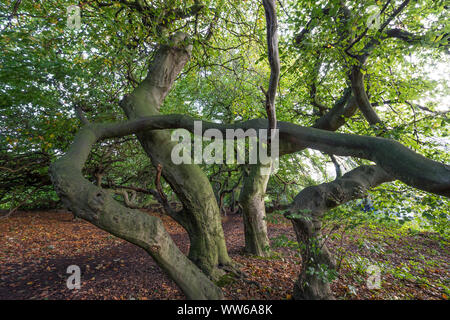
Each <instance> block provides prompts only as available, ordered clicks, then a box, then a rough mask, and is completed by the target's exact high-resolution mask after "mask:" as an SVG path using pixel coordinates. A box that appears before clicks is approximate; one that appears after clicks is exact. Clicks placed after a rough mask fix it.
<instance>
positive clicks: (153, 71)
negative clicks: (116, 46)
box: [121, 33, 231, 278]
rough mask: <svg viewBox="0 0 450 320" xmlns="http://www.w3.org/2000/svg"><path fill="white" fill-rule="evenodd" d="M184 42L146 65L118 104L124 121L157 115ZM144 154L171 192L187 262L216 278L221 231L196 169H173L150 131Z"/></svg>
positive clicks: (163, 136) (221, 258)
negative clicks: (180, 206) (176, 204)
mask: <svg viewBox="0 0 450 320" xmlns="http://www.w3.org/2000/svg"><path fill="white" fill-rule="evenodd" d="M186 39H187V36H186V35H185V34H182V33H178V34H176V35H175V36H174V37H173V39H172V42H173V45H171V46H162V47H161V48H160V49H159V50H158V52H157V53H156V55H155V58H154V59H153V61H152V62H151V64H150V67H149V73H148V75H147V77H146V79H145V80H144V81H143V82H142V83H141V85H140V86H138V87H137V88H136V89H135V90H134V91H133V92H132V93H131V94H129V95H127V96H126V97H125V98H124V99H123V101H122V102H121V107H122V108H123V110H124V111H125V113H126V115H127V117H128V118H129V119H137V118H141V117H146V116H154V115H158V114H159V108H160V105H161V104H162V102H163V100H164V98H165V96H166V95H167V93H168V92H169V91H170V89H171V87H172V84H173V82H174V80H175V78H176V77H177V75H178V74H179V72H180V71H181V70H182V68H183V66H184V65H185V64H186V62H187V61H188V60H189V57H190V50H191V47H190V46H186V45H185V44H183V42H185V41H186ZM137 137H138V139H139V141H140V143H141V145H142V146H143V148H144V150H145V152H146V153H147V154H148V156H149V157H150V158H151V160H152V163H153V165H154V166H155V167H156V166H158V165H162V168H163V169H162V176H163V177H164V179H165V180H166V181H167V182H168V183H169V185H170V186H171V187H172V189H173V190H174V192H175V193H176V194H177V196H178V198H179V199H180V201H181V202H182V203H183V207H184V211H183V214H181V215H176V216H173V218H174V219H175V220H176V221H177V222H179V223H180V224H181V225H182V226H183V227H184V228H185V229H186V231H187V232H188V234H189V238H190V244H191V246H190V251H189V258H190V259H191V260H192V261H193V262H194V263H195V264H196V265H197V266H199V267H200V268H201V269H202V270H203V271H204V272H205V273H206V274H208V275H210V276H212V277H213V278H217V276H219V275H220V274H221V272H220V270H219V269H218V266H219V265H221V264H230V263H231V259H230V258H229V256H228V253H227V249H226V245H225V238H224V234H223V230H222V224H221V218H220V212H219V208H218V205H217V201H216V199H215V196H214V193H213V190H212V187H211V184H210V183H209V180H208V178H207V177H206V175H205V174H204V173H203V172H202V171H201V169H200V168H199V167H198V166H197V165H193V164H192V165H188V164H180V165H175V164H174V163H173V161H172V159H171V152H172V148H173V146H174V145H175V143H174V142H171V138H170V131H169V130H155V131H148V132H143V133H139V134H137Z"/></svg>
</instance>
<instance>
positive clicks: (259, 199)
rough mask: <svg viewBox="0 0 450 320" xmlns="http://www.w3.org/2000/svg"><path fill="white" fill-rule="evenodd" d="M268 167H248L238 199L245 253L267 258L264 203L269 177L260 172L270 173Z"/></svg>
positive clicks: (258, 165)
mask: <svg viewBox="0 0 450 320" xmlns="http://www.w3.org/2000/svg"><path fill="white" fill-rule="evenodd" d="M270 166H271V165H270V164H269V165H262V164H253V165H250V172H249V173H248V174H247V175H246V176H245V178H244V186H243V188H242V190H241V194H240V198H239V203H240V204H241V206H242V213H243V219H244V232H245V251H246V252H248V253H251V254H254V255H257V256H267V255H268V254H269V252H270V251H269V248H270V247H269V246H270V244H269V238H268V236H267V224H266V220H265V218H266V207H265V203H264V197H265V195H266V188H267V182H268V181H269V177H270V175H269V174H263V173H267V172H263V173H262V171H261V169H263V168H266V169H269V171H270Z"/></svg>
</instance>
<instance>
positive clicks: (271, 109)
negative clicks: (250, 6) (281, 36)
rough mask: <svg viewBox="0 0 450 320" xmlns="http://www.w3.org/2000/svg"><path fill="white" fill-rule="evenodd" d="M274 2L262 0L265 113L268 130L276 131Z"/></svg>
mask: <svg viewBox="0 0 450 320" xmlns="http://www.w3.org/2000/svg"><path fill="white" fill-rule="evenodd" d="M275 4H276V1H275V0H263V5H264V11H265V14H266V25H267V28H266V29H267V50H268V54H269V64H270V79H269V89H268V90H267V92H264V93H265V95H266V112H267V117H268V119H269V128H270V129H276V126H277V117H276V113H275V97H276V95H277V87H278V81H279V78H280V57H279V53H278V31H277V29H278V22H277V14H276V7H275Z"/></svg>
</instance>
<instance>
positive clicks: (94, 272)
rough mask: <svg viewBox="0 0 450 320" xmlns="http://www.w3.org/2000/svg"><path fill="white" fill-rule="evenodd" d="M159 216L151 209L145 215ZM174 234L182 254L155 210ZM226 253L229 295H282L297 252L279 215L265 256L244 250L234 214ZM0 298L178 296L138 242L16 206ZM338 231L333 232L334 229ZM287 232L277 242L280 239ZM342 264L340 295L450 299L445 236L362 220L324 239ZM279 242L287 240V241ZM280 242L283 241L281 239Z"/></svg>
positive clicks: (182, 243)
mask: <svg viewBox="0 0 450 320" xmlns="http://www.w3.org/2000/svg"><path fill="white" fill-rule="evenodd" d="M152 214H154V215H158V216H160V215H159V214H158V213H152ZM160 217H161V218H162V219H163V221H164V223H165V225H166V227H167V229H168V231H169V232H170V234H171V236H172V237H173V239H174V241H175V242H176V243H177V244H178V246H179V247H180V248H181V250H182V251H183V252H185V253H186V252H187V251H188V245H189V242H188V237H187V234H186V233H185V232H184V230H183V229H182V228H181V227H180V226H179V225H177V224H176V223H175V222H173V221H172V220H171V219H170V218H168V217H166V216H160ZM224 220H225V221H224V223H223V225H224V231H225V236H226V239H227V245H228V249H229V253H230V256H231V257H232V258H233V259H234V260H235V261H237V262H239V263H240V264H241V265H242V270H243V271H244V272H245V273H246V274H247V278H246V279H234V278H232V277H227V278H223V280H224V281H221V285H222V286H223V291H224V294H225V297H226V298H227V299H290V298H291V293H292V288H293V285H294V282H295V280H296V278H297V274H298V271H299V267H300V263H301V259H300V258H299V257H298V253H297V250H296V249H295V248H292V246H290V245H289V244H290V243H291V244H292V242H289V241H294V240H295V237H294V232H293V229H292V227H291V225H290V224H289V223H288V222H287V221H282V222H281V223H277V224H272V223H269V227H268V229H269V237H270V238H271V239H273V241H272V243H281V244H282V245H281V246H279V247H278V248H274V249H273V254H272V256H271V257H270V258H258V257H254V256H249V255H246V254H244V252H243V246H244V234H243V224H242V218H241V217H240V216H230V217H228V218H227V219H224ZM0 234H1V238H0V299H142V300H147V299H183V298H184V295H183V294H182V292H180V290H179V289H178V288H177V286H176V285H175V284H174V282H173V281H171V280H170V279H169V278H168V277H167V276H166V275H165V274H164V273H163V272H162V271H161V269H160V268H159V267H158V266H157V265H156V263H155V262H154V261H153V260H152V258H151V257H150V256H149V255H148V254H147V253H146V252H145V251H144V250H143V249H141V248H138V247H136V246H134V245H132V244H130V243H127V242H125V241H123V240H121V239H118V238H116V237H114V236H112V235H110V234H108V233H106V232H104V231H102V230H100V229H98V228H96V227H94V226H93V225H91V224H89V223H87V222H85V221H81V220H75V221H74V220H73V219H72V214H70V213H67V212H58V211H49V212H17V213H15V214H13V215H12V216H10V217H8V218H4V219H0ZM336 235H339V232H337V233H336ZM282 237H285V241H281V242H280V241H278V240H277V239H281V238H282ZM332 238H334V239H331V240H330V242H329V243H330V250H331V251H332V252H333V253H334V254H335V255H336V257H337V260H338V264H339V265H340V269H339V277H338V278H337V279H336V280H334V281H333V283H332V289H333V292H334V294H335V296H336V297H337V298H338V299H448V296H450V291H449V287H450V283H449V278H450V277H449V274H450V267H449V262H450V253H449V243H448V242H446V241H445V240H443V239H441V238H439V237H438V236H437V235H436V234H431V233H421V232H420V233H419V232H414V233H411V232H410V231H407V230H406V231H405V230H402V229H391V228H385V227H373V226H370V225H366V226H361V227H358V228H356V229H353V230H352V231H350V232H347V233H345V235H344V236H343V237H340V238H339V237H332ZM286 239H287V240H288V242H286ZM286 244H287V245H286ZM70 265H77V266H79V267H80V269H81V288H80V289H79V290H69V289H68V288H67V287H66V280H67V278H68V277H69V274H67V273H66V270H67V267H68V266H70ZM370 265H377V266H378V267H379V268H380V270H381V288H379V289H372V290H370V289H368V288H367V278H368V276H369V275H368V274H367V268H368V267H369V266H370Z"/></svg>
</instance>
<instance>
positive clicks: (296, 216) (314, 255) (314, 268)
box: [287, 166, 393, 300]
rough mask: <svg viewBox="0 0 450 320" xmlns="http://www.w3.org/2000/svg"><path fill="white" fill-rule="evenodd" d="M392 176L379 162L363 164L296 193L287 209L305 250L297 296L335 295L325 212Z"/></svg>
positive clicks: (308, 298)
mask: <svg viewBox="0 0 450 320" xmlns="http://www.w3.org/2000/svg"><path fill="white" fill-rule="evenodd" d="M391 180H393V178H392V177H391V176H390V175H389V174H388V173H386V171H384V170H383V169H382V168H381V167H379V166H360V167H358V168H356V169H354V170H352V171H350V172H348V173H346V174H345V175H343V176H342V177H340V178H337V179H336V180H334V181H332V182H330V183H323V184H320V185H317V186H313V187H308V188H305V189H303V190H302V191H301V192H300V193H299V194H298V195H297V196H296V197H295V199H294V202H293V204H292V206H291V208H290V209H289V212H288V213H287V217H288V218H290V219H291V221H292V224H293V226H294V230H295V233H296V236H297V240H298V243H299V244H300V249H301V252H302V269H301V272H300V275H299V277H298V280H297V282H296V284H295V286H294V294H293V297H294V298H295V299H307V300H322V299H333V294H332V292H331V289H330V278H329V277H328V276H329V275H330V274H332V273H333V271H334V269H335V262H334V259H333V257H332V255H331V253H330V251H329V250H328V248H327V247H326V244H325V242H324V240H323V239H322V238H321V232H320V231H321V230H320V229H321V226H322V222H321V218H322V216H323V215H324V214H325V213H326V212H327V211H328V210H330V209H332V208H334V207H337V206H339V205H341V204H343V203H346V202H348V201H350V200H353V199H357V198H362V197H364V196H365V194H366V191H367V190H368V189H370V188H373V187H375V186H377V185H379V184H381V183H384V182H387V181H391Z"/></svg>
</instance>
